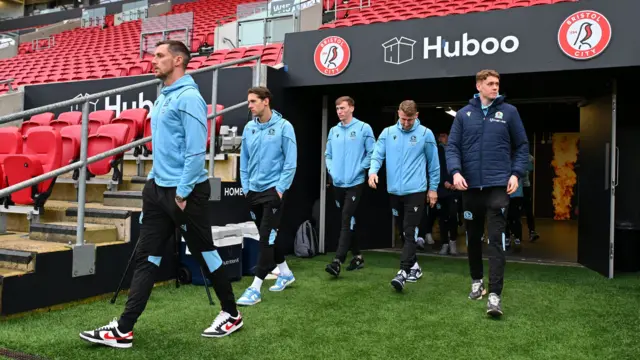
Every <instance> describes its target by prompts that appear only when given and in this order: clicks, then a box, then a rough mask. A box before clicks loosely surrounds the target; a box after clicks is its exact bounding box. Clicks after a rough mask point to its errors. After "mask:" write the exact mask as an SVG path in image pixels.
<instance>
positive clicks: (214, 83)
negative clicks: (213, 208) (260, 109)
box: [209, 69, 218, 178]
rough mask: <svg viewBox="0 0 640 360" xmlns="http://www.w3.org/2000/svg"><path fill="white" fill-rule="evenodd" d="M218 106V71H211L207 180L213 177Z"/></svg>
mask: <svg viewBox="0 0 640 360" xmlns="http://www.w3.org/2000/svg"><path fill="white" fill-rule="evenodd" d="M217 105H218V70H217V69H216V70H213V71H212V77H211V112H212V113H213V118H212V119H211V139H210V140H211V145H210V146H209V178H213V177H214V172H213V171H214V168H215V165H214V164H215V157H216V117H217V116H218V114H217V112H218V111H217Z"/></svg>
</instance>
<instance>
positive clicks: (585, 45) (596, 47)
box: [558, 10, 611, 60]
mask: <svg viewBox="0 0 640 360" xmlns="http://www.w3.org/2000/svg"><path fill="white" fill-rule="evenodd" d="M609 42H611V24H610V23H609V20H607V18H606V17H605V16H604V15H602V14H600V13H599V12H597V11H590V10H583V11H578V12H576V13H575V14H572V15H570V16H569V17H567V18H566V19H565V20H564V22H563V23H562V25H561V26H560V30H559V31H558V45H560V49H561V50H562V51H563V52H564V53H565V54H566V55H567V56H569V57H570V58H573V59H576V60H589V59H593V58H594V57H596V56H598V55H600V54H602V53H603V52H604V50H605V49H606V48H607V46H609Z"/></svg>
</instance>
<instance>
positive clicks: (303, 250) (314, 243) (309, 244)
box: [293, 220, 318, 258]
mask: <svg viewBox="0 0 640 360" xmlns="http://www.w3.org/2000/svg"><path fill="white" fill-rule="evenodd" d="M293 250H294V252H295V254H296V256H298V257H303V258H311V257H314V256H316V255H318V234H317V233H316V230H315V229H314V228H313V225H311V221H309V220H306V221H305V222H303V223H302V224H301V225H300V227H299V228H298V231H297V232H296V238H295V240H294V243H293Z"/></svg>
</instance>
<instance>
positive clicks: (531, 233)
mask: <svg viewBox="0 0 640 360" xmlns="http://www.w3.org/2000/svg"><path fill="white" fill-rule="evenodd" d="M539 238H540V235H538V233H537V232H535V231H529V241H530V242H535V241H536V240H538V239H539Z"/></svg>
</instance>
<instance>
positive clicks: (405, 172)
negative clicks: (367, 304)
mask: <svg viewBox="0 0 640 360" xmlns="http://www.w3.org/2000/svg"><path fill="white" fill-rule="evenodd" d="M398 117H399V120H398V122H397V123H396V124H395V125H392V126H389V127H387V128H385V129H384V130H383V131H382V133H381V134H380V137H379V138H378V141H377V142H376V146H375V150H374V151H373V155H372V157H371V168H370V169H369V186H371V187H372V188H374V189H375V188H376V187H377V184H378V171H379V170H380V168H381V167H382V163H383V161H385V160H386V162H387V191H388V192H389V194H390V199H391V211H392V213H393V216H395V217H396V225H397V226H398V228H399V230H400V233H401V234H402V235H403V238H404V248H403V250H402V256H401V258H400V271H398V273H397V274H396V276H395V277H394V278H393V280H391V285H393V287H395V288H396V290H398V291H402V289H404V285H405V281H410V282H415V281H417V280H418V279H419V278H420V277H421V276H422V269H420V266H419V265H418V263H417V257H416V239H417V237H418V226H419V224H420V219H421V218H422V211H423V210H424V205H425V202H426V198H427V197H428V201H429V206H430V207H433V206H434V205H435V204H436V201H437V200H438V194H437V190H438V184H439V183H440V161H439V160H438V146H437V144H436V139H435V136H433V132H432V131H431V130H429V129H428V128H427V127H425V126H423V125H421V124H420V120H419V119H418V108H417V105H416V103H415V102H414V101H412V100H405V101H403V102H402V103H401V104H400V107H399V109H398Z"/></svg>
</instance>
